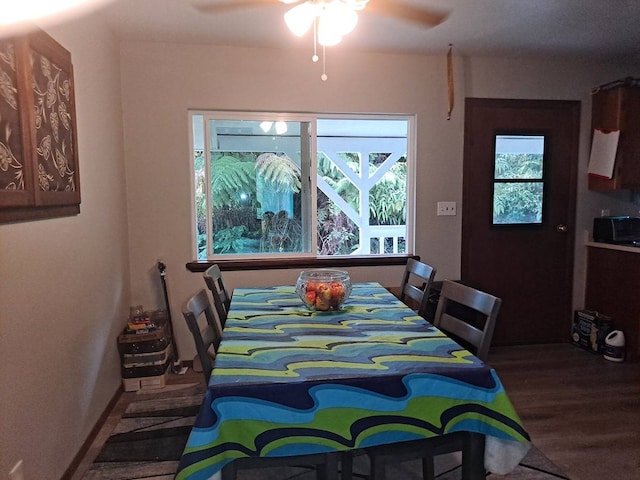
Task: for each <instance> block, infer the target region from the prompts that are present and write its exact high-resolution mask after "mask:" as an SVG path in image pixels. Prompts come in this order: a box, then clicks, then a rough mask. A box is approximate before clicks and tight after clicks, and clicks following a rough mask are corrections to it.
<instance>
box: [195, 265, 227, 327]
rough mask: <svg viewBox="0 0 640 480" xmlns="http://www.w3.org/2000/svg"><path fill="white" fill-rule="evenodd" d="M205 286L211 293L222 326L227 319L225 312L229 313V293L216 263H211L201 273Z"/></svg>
mask: <svg viewBox="0 0 640 480" xmlns="http://www.w3.org/2000/svg"><path fill="white" fill-rule="evenodd" d="M202 276H203V277H204V281H205V283H206V284H207V288H208V289H209V290H210V291H211V294H212V295H213V303H214V305H215V307H216V313H217V314H218V320H220V325H221V326H222V327H224V324H225V322H226V321H227V313H229V305H231V295H229V291H228V290H227V287H226V286H225V284H224V281H223V280H222V272H221V271H220V267H218V265H211V266H210V267H209V268H208V269H207V270H206V271H205V272H204V273H203V274H202Z"/></svg>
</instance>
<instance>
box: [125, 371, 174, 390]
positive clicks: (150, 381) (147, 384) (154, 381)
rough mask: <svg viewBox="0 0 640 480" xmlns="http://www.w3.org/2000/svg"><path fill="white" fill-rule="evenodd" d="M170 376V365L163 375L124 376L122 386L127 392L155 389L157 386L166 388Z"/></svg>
mask: <svg viewBox="0 0 640 480" xmlns="http://www.w3.org/2000/svg"><path fill="white" fill-rule="evenodd" d="M168 378H169V367H168V366H167V369H166V370H165V372H164V373H163V374H162V375H154V376H149V377H136V378H123V379H122V386H123V388H124V391H125V392H135V391H138V390H153V389H156V388H164V387H165V386H166V385H167V379H168Z"/></svg>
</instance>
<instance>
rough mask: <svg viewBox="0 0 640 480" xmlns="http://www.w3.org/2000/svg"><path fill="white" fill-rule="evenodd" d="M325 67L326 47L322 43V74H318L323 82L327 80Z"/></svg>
mask: <svg viewBox="0 0 640 480" xmlns="http://www.w3.org/2000/svg"><path fill="white" fill-rule="evenodd" d="M326 67H327V49H326V47H325V46H324V45H323V46H322V75H320V78H321V79H322V81H323V82H326V81H327V73H326V69H327V68H326Z"/></svg>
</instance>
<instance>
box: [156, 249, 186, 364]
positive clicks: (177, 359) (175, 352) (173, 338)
mask: <svg viewBox="0 0 640 480" xmlns="http://www.w3.org/2000/svg"><path fill="white" fill-rule="evenodd" d="M166 269H167V266H166V265H165V264H164V263H163V262H158V271H159V272H160V279H161V280H162V291H163V292H164V303H165V305H166V307H167V318H168V319H169V328H170V329H171V348H173V365H174V367H175V366H180V365H181V362H180V354H179V353H178V345H177V344H176V336H175V333H174V331H173V320H172V318H171V307H170V306H169V294H168V292H167V278H166V277H167V273H166Z"/></svg>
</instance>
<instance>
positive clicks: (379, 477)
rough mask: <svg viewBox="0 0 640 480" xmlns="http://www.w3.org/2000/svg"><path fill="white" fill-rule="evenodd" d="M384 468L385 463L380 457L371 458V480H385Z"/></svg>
mask: <svg viewBox="0 0 640 480" xmlns="http://www.w3.org/2000/svg"><path fill="white" fill-rule="evenodd" d="M386 467H387V462H386V460H384V459H383V458H382V455H375V456H373V457H371V477H370V478H371V480H385V476H384V474H385V469H386Z"/></svg>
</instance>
